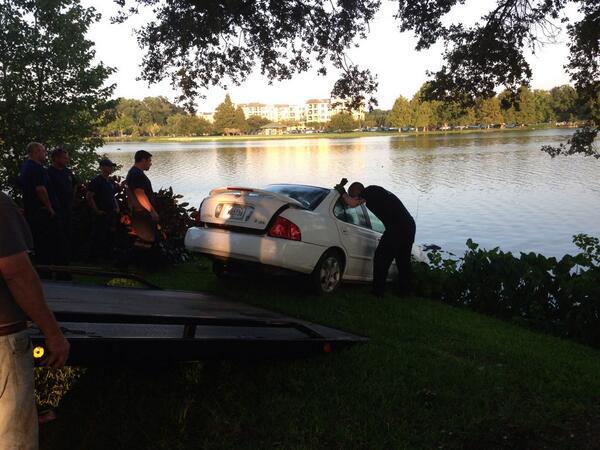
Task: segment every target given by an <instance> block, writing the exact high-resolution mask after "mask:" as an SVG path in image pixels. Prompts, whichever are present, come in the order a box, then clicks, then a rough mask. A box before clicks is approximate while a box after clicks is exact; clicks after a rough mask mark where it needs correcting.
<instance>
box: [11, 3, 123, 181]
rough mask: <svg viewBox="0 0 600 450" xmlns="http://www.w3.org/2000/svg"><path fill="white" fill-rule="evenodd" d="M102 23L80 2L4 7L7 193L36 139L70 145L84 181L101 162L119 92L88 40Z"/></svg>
mask: <svg viewBox="0 0 600 450" xmlns="http://www.w3.org/2000/svg"><path fill="white" fill-rule="evenodd" d="M98 20H99V15H98V14H96V12H95V10H94V9H93V8H84V7H82V6H81V4H80V2H79V0H48V1H43V2H41V1H28V0H5V1H3V2H1V3H0V186H1V188H3V189H12V187H13V185H12V178H13V177H14V176H16V174H17V173H18V170H19V165H20V162H21V161H22V160H23V159H24V157H25V147H26V146H27V143H28V142H30V141H34V140H35V141H40V142H43V143H45V144H46V145H47V146H49V147H52V146H55V145H66V147H67V149H68V150H69V151H70V155H71V158H72V161H73V165H74V166H75V167H76V168H77V170H78V172H79V173H81V174H82V175H85V173H86V172H88V171H89V170H90V169H91V167H92V164H93V163H95V161H96V154H95V152H94V149H96V148H98V147H99V146H100V145H101V144H102V140H101V139H100V138H99V137H98V132H97V131H98V126H99V125H100V124H101V123H102V122H103V120H104V119H105V116H104V114H105V112H106V111H107V109H108V108H109V106H110V103H109V97H110V95H111V94H112V91H113V87H114V86H113V85H106V84H105V82H106V80H107V78H108V77H109V75H110V74H111V73H112V71H113V69H111V68H109V67H106V66H105V65H104V64H102V63H96V62H94V50H93V43H92V42H91V41H89V40H88V39H86V37H85V35H86V33H87V31H88V28H89V27H90V25H92V24H93V23H94V22H96V21H98Z"/></svg>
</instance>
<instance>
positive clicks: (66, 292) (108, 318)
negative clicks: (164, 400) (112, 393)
mask: <svg viewBox="0 0 600 450" xmlns="http://www.w3.org/2000/svg"><path fill="white" fill-rule="evenodd" d="M43 285H44V292H45V294H46V299H47V301H48V304H49V306H50V309H51V310H52V311H53V312H54V314H55V315H56V318H57V320H58V321H59V323H60V325H61V327H63V330H64V332H65V336H66V337H67V338H68V340H69V342H70V344H71V355H70V357H69V361H68V364H70V365H93V364H103V363H107V362H111V363H124V364H139V363H143V364H147V363H164V362H184V361H198V360H206V359H281V358H293V357H298V356H307V355H314V354H322V353H330V352H334V351H337V350H339V349H341V348H344V347H347V346H350V345H353V344H356V343H360V342H365V341H367V339H366V338H364V337H360V336H356V335H353V334H350V333H346V332H344V331H340V330H336V329H334V328H329V327H325V326H321V325H317V324H313V323H310V322H306V321H302V320H298V319H294V318H291V317H287V316H284V315H281V314H278V313H275V312H272V311H268V310H264V309H260V308H254V307H252V306H248V305H245V304H242V303H237V302H233V301H229V300H225V299H222V298H219V297H217V296H213V295H208V294H203V293H199V292H188V291H174V290H161V289H159V288H156V287H154V288H149V289H146V288H144V289H141V288H122V287H105V286H98V285H83V284H75V283H64V282H44V283H43ZM30 333H31V337H32V340H33V343H34V346H35V347H37V355H38V356H39V354H40V353H43V351H44V349H43V345H44V342H43V336H42V335H41V334H40V332H39V330H37V329H36V328H35V327H32V328H31V330H30ZM34 353H35V352H34Z"/></svg>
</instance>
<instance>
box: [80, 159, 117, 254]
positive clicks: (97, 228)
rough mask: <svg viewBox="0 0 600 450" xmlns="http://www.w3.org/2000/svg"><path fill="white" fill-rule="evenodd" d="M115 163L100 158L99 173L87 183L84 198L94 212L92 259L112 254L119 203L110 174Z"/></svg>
mask: <svg viewBox="0 0 600 450" xmlns="http://www.w3.org/2000/svg"><path fill="white" fill-rule="evenodd" d="M115 167H116V164H115V163H113V162H112V161H111V160H110V159H107V158H104V159H102V160H100V174H99V175H96V176H95V177H94V178H92V181H90V184H89V185H88V190H87V195H86V200H87V202H88V205H90V208H91V209H92V212H93V213H94V223H93V225H92V248H91V257H92V258H93V259H96V258H98V257H99V256H102V257H105V258H106V257H110V256H111V254H112V249H113V244H114V235H115V226H116V220H117V217H118V213H119V205H118V204H117V199H116V198H115V185H114V182H113V181H112V180H110V176H111V174H112V173H113V171H114V170H115Z"/></svg>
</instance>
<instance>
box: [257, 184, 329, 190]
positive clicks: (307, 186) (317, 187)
mask: <svg viewBox="0 0 600 450" xmlns="http://www.w3.org/2000/svg"><path fill="white" fill-rule="evenodd" d="M267 186H298V187H306V188H315V189H325V190H328V191H331V188H326V187H323V186H313V185H310V184H298V183H269V184H267Z"/></svg>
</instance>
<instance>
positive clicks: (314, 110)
mask: <svg viewBox="0 0 600 450" xmlns="http://www.w3.org/2000/svg"><path fill="white" fill-rule="evenodd" d="M237 106H239V107H240V108H242V110H243V111H244V115H245V116H246V118H248V117H250V116H260V117H264V118H266V119H268V120H270V121H271V122H279V123H281V122H285V123H289V124H291V123H307V122H319V123H325V122H329V120H330V119H331V116H332V115H334V114H337V113H338V112H344V111H346V110H345V108H344V106H343V105H338V106H336V107H335V108H334V107H333V106H332V104H331V101H330V100H329V99H310V100H307V101H306V102H305V104H303V105H290V104H287V103H278V104H271V105H270V104H266V103H259V102H252V103H240V104H238V105H237ZM352 116H353V117H354V119H355V120H364V118H365V113H364V110H363V109H362V108H361V109H360V110H359V111H353V112H352Z"/></svg>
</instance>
